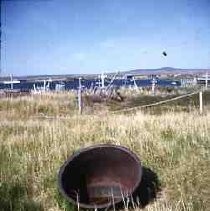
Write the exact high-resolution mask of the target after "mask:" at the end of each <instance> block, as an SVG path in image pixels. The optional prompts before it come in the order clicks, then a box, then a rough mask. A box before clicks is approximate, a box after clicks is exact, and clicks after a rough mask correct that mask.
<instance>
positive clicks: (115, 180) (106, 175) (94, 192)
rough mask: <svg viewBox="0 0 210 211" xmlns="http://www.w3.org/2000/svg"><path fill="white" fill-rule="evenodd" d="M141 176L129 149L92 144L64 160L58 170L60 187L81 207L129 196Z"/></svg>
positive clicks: (136, 161)
mask: <svg viewBox="0 0 210 211" xmlns="http://www.w3.org/2000/svg"><path fill="white" fill-rule="evenodd" d="M141 176H142V168H141V164H140V160H139V159H138V157H137V156H136V155H135V154H134V153H133V152H131V151H130V150H129V149H127V148H125V147H122V146H116V145H110V144H103V145H95V146H91V147H88V148H84V149H82V150H80V151H78V152H77V153H75V154H74V155H72V156H71V157H69V158H68V159H67V161H66V162H65V163H64V165H63V166H62V167H61V168H60V171H59V176H58V178H59V190H60V192H61V193H62V194H63V196H64V197H65V198H66V199H67V200H68V201H70V202H71V203H73V204H75V205H78V204H79V206H80V207H82V208H106V207H108V206H110V205H113V204H117V203H119V202H121V201H122V200H123V198H124V197H126V196H130V195H131V194H132V193H133V192H134V190H135V189H136V188H137V187H138V185H139V184H140V181H141Z"/></svg>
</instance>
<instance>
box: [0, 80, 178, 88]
mask: <svg viewBox="0 0 210 211" xmlns="http://www.w3.org/2000/svg"><path fill="white" fill-rule="evenodd" d="M59 84H60V85H61V86H63V88H64V89H65V90H77V89H78V86H79V80H78V79H73V80H70V81H63V82H62V83H61V82H60V81H52V82H49V89H50V90H56V87H58V85H59ZM109 84H110V81H108V80H106V81H105V86H108V85H109ZM135 84H136V85H137V86H138V87H149V86H151V84H152V79H139V80H135V83H134V81H133V80H124V79H115V80H114V81H113V83H112V85H113V86H115V87H122V86H125V87H131V86H134V85H135ZM34 85H35V87H43V85H44V82H27V81H21V82H20V83H19V84H13V89H17V90H21V91H30V90H32V89H33V88H34ZM98 86H100V81H99V80H85V79H82V87H83V88H87V89H90V88H94V87H98ZM156 86H158V87H179V86H181V82H180V81H173V80H160V79H157V80H156ZM10 88H11V85H10V84H4V83H0V89H10Z"/></svg>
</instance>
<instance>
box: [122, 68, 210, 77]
mask: <svg viewBox="0 0 210 211" xmlns="http://www.w3.org/2000/svg"><path fill="white" fill-rule="evenodd" d="M206 72H208V73H210V69H181V68H174V67H162V68H157V69H135V70H129V71H125V72H124V73H126V74H134V75H137V74H140V75H152V74H204V73H206Z"/></svg>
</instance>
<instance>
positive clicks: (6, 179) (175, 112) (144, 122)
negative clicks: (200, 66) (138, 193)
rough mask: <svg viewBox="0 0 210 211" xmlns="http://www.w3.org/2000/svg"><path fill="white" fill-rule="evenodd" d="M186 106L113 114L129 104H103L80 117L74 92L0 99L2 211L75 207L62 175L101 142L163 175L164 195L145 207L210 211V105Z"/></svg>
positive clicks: (132, 101) (132, 99) (161, 176)
mask: <svg viewBox="0 0 210 211" xmlns="http://www.w3.org/2000/svg"><path fill="white" fill-rule="evenodd" d="M139 99H141V96H139V97H138V98H137V97H136V98H131V99H130V100H128V101H127V104H126V106H128V105H129V106H131V105H132V104H133V105H139V104H140V103H139V101H138V100H139ZM142 99H146V98H142ZM142 99H141V100H140V102H141V103H142V101H143V100H142ZM205 99H207V98H205ZM156 100H157V99H156ZM196 100H197V98H196V99H195V101H196ZM183 102H184V103H181V105H180V104H179V105H177V104H175V106H172V105H170V106H168V107H167V108H166V106H165V107H164V109H165V110H163V109H162V110H161V112H154V111H153V112H150V111H148V110H147V111H146V112H145V111H138V112H135V113H134V114H132V113H129V114H123V113H121V114H112V113H111V112H110V111H109V110H110V109H112V110H115V109H116V108H124V107H125V104H124V103H118V104H117V103H113V102H111V103H107V104H99V103H97V104H94V105H92V106H91V107H86V108H85V110H84V114H83V115H78V112H77V108H76V98H75V95H74V94H71V93H63V94H62V93H61V94H56V93H54V94H45V95H42V96H31V97H22V98H15V99H1V100H0V117H1V120H0V210H3V211H4V210H5V211H7V210H11V211H13V210H30V211H33V210H34V211H38V210H46V211H55V210H57V211H59V210H60V211H61V210H73V207H72V206H71V205H69V204H68V203H67V202H66V201H65V200H64V199H63V197H62V196H61V195H60V194H59V192H58V190H57V173H58V170H59V168H60V166H61V165H62V164H63V162H64V161H65V160H66V159H67V157H68V156H70V155H71V154H72V153H73V152H75V151H76V150H78V149H80V148H82V147H86V146H90V145H92V144H98V143H112V144H117V145H123V146H126V147H128V148H130V149H131V150H132V151H134V152H135V153H136V154H137V155H138V156H139V157H140V159H141V161H142V164H143V165H144V166H145V167H147V168H149V169H150V170H152V171H153V172H155V173H156V174H157V176H158V179H159V182H160V184H161V186H160V188H161V191H159V193H158V197H157V199H156V200H155V201H153V202H151V203H149V204H148V205H147V206H146V207H145V208H144V210H152V211H153V210H161V211H163V210H168V211H169V210H189V211H190V210H195V211H197V210H210V176H209V175H210V168H209V167H210V112H209V111H210V110H209V106H208V105H207V104H206V105H205V112H204V115H199V113H198V109H197V104H193V103H192V105H190V103H186V101H183ZM190 102H194V101H192V100H191V101H190ZM186 104H187V105H186ZM180 106H181V107H182V108H185V107H187V109H176V108H177V107H179V108H180ZM158 109H160V107H159V108H158ZM93 111H94V112H93ZM157 113H158V114H157ZM47 117H48V118H47ZM135 209H136V210H138V209H140V208H135Z"/></svg>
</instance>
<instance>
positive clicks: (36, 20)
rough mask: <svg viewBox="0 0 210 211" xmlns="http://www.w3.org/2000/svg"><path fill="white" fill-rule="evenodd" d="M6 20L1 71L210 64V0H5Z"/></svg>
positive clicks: (3, 17)
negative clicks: (163, 53) (165, 54)
mask: <svg viewBox="0 0 210 211" xmlns="http://www.w3.org/2000/svg"><path fill="white" fill-rule="evenodd" d="M1 23H2V47H1V57H2V58H1V69H2V70H1V71H2V73H1V74H2V75H7V74H10V73H12V74H14V75H36V74H72V73H101V72H102V71H105V72H112V71H121V70H130V69H136V68H140V69H144V68H159V67H164V66H172V67H179V68H210V1H209V0H33V1H32V0H3V1H2V8H1ZM163 51H166V52H167V53H168V56H167V57H164V56H163V55H162V52H163Z"/></svg>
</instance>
